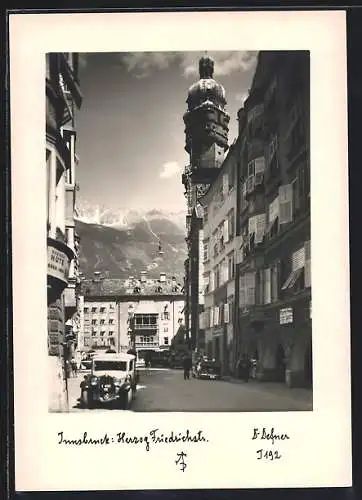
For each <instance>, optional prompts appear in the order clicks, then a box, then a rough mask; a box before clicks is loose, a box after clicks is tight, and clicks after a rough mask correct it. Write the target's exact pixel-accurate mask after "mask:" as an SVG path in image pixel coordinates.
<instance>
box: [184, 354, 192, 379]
mask: <svg viewBox="0 0 362 500" xmlns="http://www.w3.org/2000/svg"><path fill="white" fill-rule="evenodd" d="M183 368H184V380H190V370H191V368H192V358H191V356H190V355H189V354H186V356H185V357H184V360H183Z"/></svg>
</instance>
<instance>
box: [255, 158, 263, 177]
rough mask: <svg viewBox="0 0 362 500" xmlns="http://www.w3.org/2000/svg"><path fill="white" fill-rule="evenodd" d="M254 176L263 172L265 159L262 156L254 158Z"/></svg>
mask: <svg viewBox="0 0 362 500" xmlns="http://www.w3.org/2000/svg"><path fill="white" fill-rule="evenodd" d="M254 165H255V175H256V174H259V173H262V172H264V170H265V158H264V156H260V157H259V158H255V160H254Z"/></svg>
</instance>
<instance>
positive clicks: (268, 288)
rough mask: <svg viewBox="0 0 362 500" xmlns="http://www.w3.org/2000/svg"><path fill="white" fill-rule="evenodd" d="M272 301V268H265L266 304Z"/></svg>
mask: <svg viewBox="0 0 362 500" xmlns="http://www.w3.org/2000/svg"><path fill="white" fill-rule="evenodd" d="M270 303H271V269H270V268H268V269H265V270H264V304H270Z"/></svg>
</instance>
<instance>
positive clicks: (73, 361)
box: [71, 358, 78, 377]
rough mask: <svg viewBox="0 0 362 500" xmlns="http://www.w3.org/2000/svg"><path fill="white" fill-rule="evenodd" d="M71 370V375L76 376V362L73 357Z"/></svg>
mask: <svg viewBox="0 0 362 500" xmlns="http://www.w3.org/2000/svg"><path fill="white" fill-rule="evenodd" d="M71 363H72V372H73V377H76V376H77V375H78V364H77V361H76V360H75V358H73V359H72V361H71Z"/></svg>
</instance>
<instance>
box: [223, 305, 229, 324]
mask: <svg viewBox="0 0 362 500" xmlns="http://www.w3.org/2000/svg"><path fill="white" fill-rule="evenodd" d="M224 323H229V304H228V303H226V304H225V305H224Z"/></svg>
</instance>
